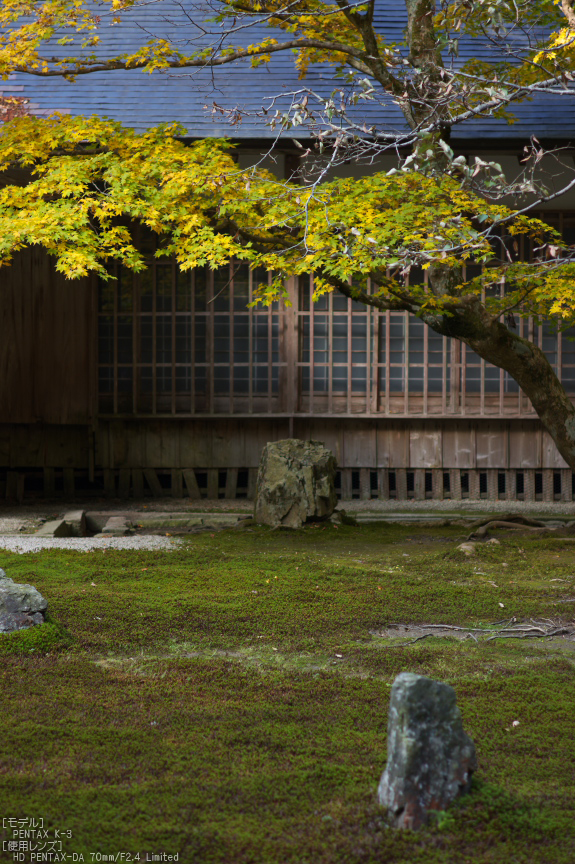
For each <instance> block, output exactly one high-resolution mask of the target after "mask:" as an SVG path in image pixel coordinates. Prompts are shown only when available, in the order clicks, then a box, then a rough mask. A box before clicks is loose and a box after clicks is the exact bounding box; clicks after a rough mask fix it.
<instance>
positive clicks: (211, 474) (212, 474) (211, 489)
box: [208, 468, 220, 501]
mask: <svg viewBox="0 0 575 864" xmlns="http://www.w3.org/2000/svg"><path fill="white" fill-rule="evenodd" d="M219 474H220V472H219V471H218V469H217V468H209V469H208V498H209V499H210V501H214V500H217V499H218V498H219V492H220V489H219V479H220V478H219Z"/></svg>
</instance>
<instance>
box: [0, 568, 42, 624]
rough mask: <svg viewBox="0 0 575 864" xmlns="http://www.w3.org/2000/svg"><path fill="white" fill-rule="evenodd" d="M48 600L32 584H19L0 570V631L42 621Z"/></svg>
mask: <svg viewBox="0 0 575 864" xmlns="http://www.w3.org/2000/svg"><path fill="white" fill-rule="evenodd" d="M47 608H48V601H47V600H45V599H44V597H42V595H41V594H40V592H39V591H38V590H37V589H36V588H34V586H33V585H21V584H18V583H17V582H14V580H13V579H9V578H8V577H7V576H6V574H5V572H4V570H0V633H10V632H12V631H14V630H24V629H26V628H27V627H33V626H34V625H36V624H43V623H44V614H45V612H46V610H47Z"/></svg>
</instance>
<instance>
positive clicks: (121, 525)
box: [102, 516, 133, 537]
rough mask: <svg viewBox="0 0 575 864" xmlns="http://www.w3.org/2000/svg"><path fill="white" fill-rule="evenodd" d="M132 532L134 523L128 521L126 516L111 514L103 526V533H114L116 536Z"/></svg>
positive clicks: (126, 535) (125, 535) (123, 535)
mask: <svg viewBox="0 0 575 864" xmlns="http://www.w3.org/2000/svg"><path fill="white" fill-rule="evenodd" d="M132 533H133V531H132V523H131V522H128V520H127V519H126V517H125V516H110V518H109V519H108V521H107V522H106V524H105V525H104V527H103V528H102V534H113V535H114V536H116V537H128V536H129V535H130V534H132Z"/></svg>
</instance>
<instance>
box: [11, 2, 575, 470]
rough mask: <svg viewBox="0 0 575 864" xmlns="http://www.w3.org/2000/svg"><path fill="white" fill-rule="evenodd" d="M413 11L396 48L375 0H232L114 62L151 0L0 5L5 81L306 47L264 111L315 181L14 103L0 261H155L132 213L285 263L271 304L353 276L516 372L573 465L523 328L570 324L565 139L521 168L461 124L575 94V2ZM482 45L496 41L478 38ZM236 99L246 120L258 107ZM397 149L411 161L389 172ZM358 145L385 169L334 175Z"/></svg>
mask: <svg viewBox="0 0 575 864" xmlns="http://www.w3.org/2000/svg"><path fill="white" fill-rule="evenodd" d="M148 5H149V4H148ZM404 6H405V15H406V26H405V31H404V36H403V38H402V39H401V40H399V41H390V40H389V39H387V38H386V32H385V26H378V25H377V23H376V22H377V8H378V7H377V0H368V2H351V0H333V2H329V0H328V2H325V0H294V2H289V0H286V2H283V0H269V2H268V0H236V2H234V0H224V2H219V3H217V4H216V5H215V6H213V7H212V9H211V12H210V14H208V13H207V12H206V6H205V4H204V5H198V7H197V8H196V7H194V5H193V3H189V2H186V3H185V4H184V7H185V9H186V13H187V15H188V17H189V20H190V22H191V24H193V23H196V24H197V23H201V24H202V26H201V27H190V34H189V38H187V39H185V38H182V39H178V44H177V45H175V44H173V43H171V42H170V41H169V40H167V39H166V38H165V37H161V36H158V37H157V38H155V37H154V36H153V34H149V33H148V34H145V35H146V36H147V38H146V39H144V40H143V42H142V44H141V46H140V47H139V48H138V49H137V50H136V51H133V52H132V53H128V52H126V53H123V54H120V55H117V56H113V57H111V56H109V52H102V53H101V54H100V53H99V46H100V33H101V30H102V27H104V26H107V25H108V24H110V22H113V21H114V20H116V19H118V20H120V21H121V20H122V15H123V14H125V13H126V12H127V11H134V7H135V9H136V10H137V7H138V0H111V2H107V0H103V2H101V3H100V4H98V5H97V6H95V5H94V4H93V3H89V4H87V3H84V2H82V0H45V2H33V0H8V2H2V3H0V27H1V28H2V30H1V35H0V74H3V75H4V77H6V76H8V75H9V74H11V73H13V72H18V73H22V74H27V75H35V76H44V77H51V76H64V77H67V78H74V77H77V76H80V75H89V74H91V73H93V72H106V71H107V72H110V74H113V73H114V71H116V70H122V69H133V68H139V69H141V70H142V71H143V72H144V73H146V72H147V73H154V72H156V71H157V70H167V69H174V68H175V69H178V70H185V69H202V68H206V67H214V66H223V65H226V64H233V63H238V62H244V63H245V62H248V63H251V64H252V65H253V66H257V65H259V64H261V63H267V62H269V61H270V58H272V56H273V55H275V54H277V53H279V52H292V53H293V57H294V63H295V66H296V68H297V70H298V74H299V76H300V81H299V83H298V84H297V85H296V86H294V87H293V88H292V89H291V90H290V91H289V92H285V93H282V94H279V93H278V95H277V99H272V100H271V103H270V104H269V105H268V106H267V107H266V108H265V110H262V111H261V112H259V117H260V120H261V122H262V123H265V124H267V125H268V127H271V128H272V129H275V130H276V133H277V135H278V137H279V135H280V134H281V135H283V136H285V135H294V136H298V140H299V142H300V143H299V146H300V149H301V155H302V159H301V170H300V171H299V173H298V176H297V177H295V176H294V177H292V178H291V179H289V180H282V179H278V178H277V177H275V176H274V175H273V174H271V173H269V172H267V171H265V170H263V168H262V167H261V165H259V164H258V165H256V166H254V167H252V168H249V169H240V168H239V167H238V165H237V164H236V161H235V160H234V158H233V150H234V148H233V145H232V144H231V143H230V142H229V141H224V140H211V139H206V140H202V141H194V142H191V143H190V142H189V141H186V140H185V130H184V129H182V128H180V127H179V126H177V125H172V126H166V125H164V126H161V127H158V128H156V129H151V130H148V132H146V133H145V134H136V133H135V132H134V131H132V130H130V129H126V128H124V127H122V125H121V124H119V123H116V122H113V121H110V120H106V119H102V118H94V117H92V118H74V117H69V116H66V117H64V116H55V117H52V118H46V119H41V118H36V117H33V116H21V117H15V118H14V119H10V120H9V122H6V123H5V124H4V125H3V127H2V129H1V133H0V166H1V168H2V169H3V170H5V169H6V168H8V167H9V166H14V165H18V166H20V167H21V168H22V169H25V170H26V171H28V172H29V175H28V176H29V180H28V182H27V183H24V184H21V185H17V186H15V185H8V186H5V187H4V188H2V189H1V190H0V227H1V239H0V263H9V261H10V258H11V256H12V255H13V253H14V252H15V251H17V250H19V249H22V248H24V247H26V246H29V245H33V244H41V245H43V246H44V247H45V248H46V249H47V250H48V252H49V253H50V254H52V255H54V256H55V258H56V266H57V268H58V269H59V270H60V271H61V272H63V273H65V274H66V275H67V276H69V277H70V278H74V277H80V276H83V275H85V274H86V273H87V272H88V271H90V270H93V271H96V272H98V273H100V274H101V275H102V276H103V277H104V278H106V277H107V265H108V263H109V261H110V260H112V259H118V260H120V261H122V262H123V263H124V264H125V265H126V266H128V267H131V268H133V269H134V270H139V269H142V268H143V267H144V266H145V263H144V259H143V256H142V254H141V252H140V251H139V250H138V249H137V248H136V246H135V245H134V243H133V242H132V235H131V233H130V223H131V222H132V221H134V220H136V221H140V222H142V223H144V224H145V225H147V226H148V227H149V228H150V229H152V230H153V231H155V232H157V233H158V235H160V236H161V238H162V242H161V243H160V244H159V248H158V251H157V253H156V254H157V255H159V256H161V255H166V256H174V257H175V258H176V259H177V261H178V264H179V266H180V268H181V269H183V270H186V269H189V268H193V267H197V266H203V265H206V264H207V265H209V266H212V267H217V266H220V265H222V264H224V263H226V262H228V261H230V260H231V259H240V260H245V261H248V262H249V263H250V264H252V265H253V266H258V267H265V268H267V269H268V270H270V271H272V272H273V274H274V279H273V282H272V283H271V285H269V286H261V288H260V296H259V301H260V302H267V303H269V302H271V301H272V300H274V299H277V298H284V300H287V298H286V295H285V288H284V286H285V280H286V278H287V277H289V276H293V275H299V274H303V273H309V272H313V273H314V285H315V291H316V296H317V295H319V294H321V293H322V292H325V291H332V290H336V291H340V292H342V293H343V294H344V295H346V296H351V297H353V298H354V299H356V300H359V301H360V302H363V303H365V304H370V305H372V306H375V307H377V308H379V309H384V310H386V309H389V310H400V311H401V310H403V311H407V312H409V313H411V314H414V315H417V316H419V317H420V318H421V319H422V320H423V321H424V322H425V323H426V324H427V325H428V326H429V327H431V328H432V329H433V330H434V331H435V332H437V333H440V334H442V335H444V336H449V337H453V338H456V339H459V340H461V341H463V342H465V343H466V344H467V345H469V346H470V347H471V348H472V349H473V351H475V352H476V353H477V354H478V355H479V356H480V357H482V358H484V359H485V360H487V361H488V362H490V363H492V364H494V365H496V366H499V367H500V368H502V369H505V370H506V371H507V372H508V373H509V374H510V375H511V376H512V377H513V378H514V379H515V380H516V381H517V382H518V384H519V385H520V386H521V388H522V389H523V391H524V392H525V393H526V394H527V396H528V397H529V398H530V400H531V402H532V404H533V406H534V408H535V410H536V411H537V413H538V415H539V417H540V418H541V420H542V422H543V423H544V425H545V426H546V428H547V429H548V430H549V432H550V434H551V435H552V437H553V439H554V440H555V442H556V444H557V447H558V449H559V451H560V453H561V454H562V456H563V457H564V459H565V460H566V461H567V463H568V464H569V465H570V466H571V467H572V468H574V469H575V408H574V406H573V404H572V403H571V401H570V399H569V397H568V396H567V394H566V393H565V390H564V388H563V387H562V385H561V383H560V382H559V380H558V379H557V376H556V375H555V373H554V371H553V369H552V367H551V366H550V364H549V362H548V361H547V359H546V357H545V355H544V353H543V352H542V350H541V349H540V348H539V347H538V346H537V345H535V344H534V343H533V342H531V341H529V340H528V339H525V338H522V337H521V336H520V335H519V333H518V332H517V331H516V329H515V328H514V327H513V324H514V315H516V316H519V317H520V316H527V315H535V316H538V317H550V316H553V317H554V318H555V319H557V320H558V321H559V323H560V324H563V325H565V326H567V325H571V324H572V323H573V321H574V319H575V308H574V307H575V303H574V301H575V251H574V250H573V249H572V248H570V247H568V246H566V244H565V243H564V241H563V240H562V238H561V237H560V236H559V235H558V234H557V233H556V231H554V230H553V229H552V228H551V227H550V226H548V225H547V224H545V222H544V221H542V220H541V219H537V218H534V217H533V215H532V212H533V209H534V208H536V207H537V206H540V205H541V204H543V203H547V202H549V201H551V200H553V199H554V198H556V197H558V196H559V195H560V194H562V193H564V192H565V191H567V190H569V189H571V188H573V187H574V186H575V178H574V177H573V174H572V172H571V174H569V163H568V160H567V159H566V158H565V154H564V151H563V148H557V149H555V150H549V151H546V150H545V149H544V148H543V147H542V145H541V144H540V143H539V141H538V140H537V139H536V138H532V139H531V140H530V141H528V142H525V150H524V153H523V160H522V167H521V170H520V171H519V173H518V175H517V176H516V177H513V178H509V177H507V176H505V173H504V172H503V170H502V168H501V166H500V165H499V164H497V163H496V162H494V161H493V162H492V161H489V160H484V159H479V158H475V160H471V161H469V160H468V159H467V158H465V157H464V156H463V155H456V153H455V152H454V149H453V148H452V147H451V145H450V133H451V131H452V130H453V129H455V128H457V127H459V126H461V125H462V124H465V123H469V122H473V121H474V120H477V118H486V117H497V118H501V119H502V120H506V121H507V122H509V123H511V122H513V120H514V116H513V110H514V106H515V105H518V104H520V103H522V102H525V101H526V100H529V99H532V98H540V99H541V98H546V96H547V95H548V94H553V95H554V96H556V97H561V98H563V99H565V100H569V99H571V98H573V96H574V95H575V90H574V89H573V85H572V82H573V81H574V74H575V9H574V0H532V2H523V0H442V2H439V3H436V2H435V0H404ZM262 27H264V28H269V35H268V32H266V35H265V37H264V38H261V33H262V32H263V31H262ZM254 28H255V29H254ZM251 29H254V33H255V34H256V37H257V38H254V40H253V41H250V39H249V34H250V31H251ZM246 34H247V36H246ZM480 44H481V45H483V46H484V47H485V46H488V48H489V51H488V52H487V53H486V52H485V50H483V51H478V52H475V53H474V51H473V46H474V45H480ZM461 45H463V46H464V47H466V51H465V59H463V60H459V59H458V52H459V49H460V46H461ZM470 46H471V47H470ZM316 63H322V64H328V65H329V66H330V67H331V68H332V70H333V88H332V90H331V92H329V93H326V92H323V91H321V92H319V91H318V90H317V89H314V87H312V86H311V85H308V84H307V83H306V77H305V76H306V73H307V71H308V69H309V68H310V66H311V65H312V64H316ZM280 97H281V98H280ZM374 105H375V106H381V108H382V112H381V116H382V117H386V116H391V115H389V111H388V109H389V108H390V106H394V107H395V109H396V110H397V116H399V117H400V118H402V119H401V122H399V121H397V119H396V120H394V121H393V123H391V122H387V123H386V122H382V123H381V124H377V123H372V124H369V125H368V123H367V122H366V121H365V120H364V119H362V106H369V107H370V109H371V108H373V106H374ZM216 109H217V110H220V111H222V112H223V113H226V109H224V108H218V107H217V106H216ZM384 109H385V110H384ZM385 111H387V112H388V113H387V114H386V113H385ZM228 113H229V115H230V119H231V121H233V122H238V121H239V120H241V113H242V112H241V110H239V109H237V110H235V111H234V110H231V111H229V112H228ZM369 116H371V117H373V116H374V112H373V111H370V112H369ZM268 132H269V130H268ZM303 133H305V134H303ZM301 141H306V143H305V144H303V145H302V144H301ZM308 144H309V146H308ZM389 155H392V156H393V157H394V160H395V164H394V167H392V168H391V169H390V168H389V167H386V169H385V170H383V169H382V168H381V167H380V168H379V169H378V160H380V164H381V160H382V159H384V158H385V157H388V156H389ZM350 160H351V161H356V162H357V163H358V165H361V164H372V165H373V166H374V167H373V168H372V170H370V171H365V172H364V173H363V174H362V175H361V176H359V177H356V178H354V179H353V180H352V179H335V180H334V179H329V177H332V176H333V172H334V170H336V169H337V168H338V167H339V166H341V165H342V164H343V163H344V162H349V161H350ZM549 160H551V164H553V166H554V169H557V170H554V175H555V178H554V180H553V182H552V183H550V182H549V176H548V175H549V172H548V171H547V172H546V170H545V166H546V165H549V164H550V163H549ZM571 169H572V165H571ZM330 172H331V173H330ZM557 177H559V180H558V179H557ZM519 241H521V242H519ZM526 248H529V250H531V251H530V254H529V255H524V254H521V249H526ZM471 265H475V266H471ZM476 265H480V266H476ZM471 274H474V275H471ZM500 286H504V290H500Z"/></svg>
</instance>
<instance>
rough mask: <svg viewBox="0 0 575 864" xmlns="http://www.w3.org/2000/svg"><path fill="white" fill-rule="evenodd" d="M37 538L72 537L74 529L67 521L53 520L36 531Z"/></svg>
mask: <svg viewBox="0 0 575 864" xmlns="http://www.w3.org/2000/svg"><path fill="white" fill-rule="evenodd" d="M36 536H37V537H71V536H72V529H71V528H70V526H69V524H68V523H67V522H66V520H65V519H53V520H52V521H51V522H44V524H43V525H42V527H41V528H40V529H39V530H38V531H36Z"/></svg>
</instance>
